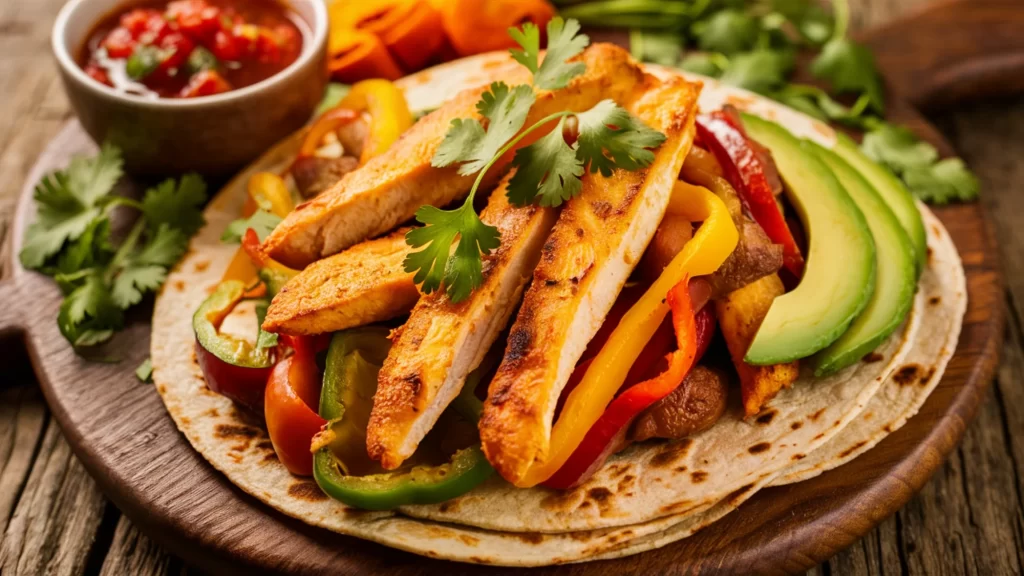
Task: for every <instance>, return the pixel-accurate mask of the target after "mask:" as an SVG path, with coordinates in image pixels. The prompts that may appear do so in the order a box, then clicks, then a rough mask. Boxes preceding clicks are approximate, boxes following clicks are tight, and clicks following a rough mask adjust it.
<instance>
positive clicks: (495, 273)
mask: <svg viewBox="0 0 1024 576" xmlns="http://www.w3.org/2000/svg"><path fill="white" fill-rule="evenodd" d="M508 180H509V178H508V177H506V178H505V179H504V180H503V182H502V184H501V185H499V187H498V188H497V189H496V190H495V191H494V192H493V193H492V194H491V197H490V200H489V201H488V204H487V207H486V208H485V209H484V211H483V213H482V214H481V219H482V220H483V221H484V222H485V223H486V224H489V225H491V226H495V227H497V228H498V230H499V232H500V233H501V246H500V247H499V248H498V250H496V251H495V252H492V253H491V254H490V255H488V256H484V258H483V277H484V280H483V283H482V285H481V286H480V287H479V288H478V289H477V290H475V291H474V292H473V293H472V295H470V297H469V299H468V300H465V301H463V302H460V303H458V304H453V303H451V301H449V300H448V298H447V296H446V295H445V293H444V291H437V292H435V293H433V294H430V295H427V296H424V297H423V298H422V299H421V300H420V302H419V303H418V304H417V305H416V307H415V308H414V309H413V311H412V314H411V315H410V316H409V320H408V321H407V322H406V323H405V325H404V326H402V327H401V328H399V329H397V330H396V331H395V333H394V335H393V337H392V339H393V342H394V344H393V346H392V348H391V352H390V353H389V354H388V357H387V360H386V361H385V362H384V367H383V368H382V369H381V371H380V375H379V377H378V385H377V394H376V396H375V397H374V403H373V411H372V413H371V415H370V424H369V428H368V430H367V450H368V452H369V454H370V456H371V457H372V458H374V459H375V460H378V461H380V462H381V465H382V466H383V467H384V468H386V469H389V470H390V469H394V468H397V467H398V466H400V465H401V464H402V462H403V461H404V460H405V459H407V458H408V457H410V456H412V454H413V452H415V450H416V447H417V446H418V445H419V443H420V441H421V440H422V439H423V437H424V436H425V435H426V434H427V432H428V431H429V430H430V429H431V428H432V427H433V426H434V424H435V423H436V422H437V419H438V417H440V415H441V413H442V412H443V411H444V409H445V408H446V407H447V406H448V405H449V404H450V403H451V402H452V400H453V399H454V398H455V397H456V396H457V395H458V394H459V392H460V391H461V390H462V387H463V385H464V384H465V382H466V376H467V375H468V374H469V373H470V372H471V371H473V370H474V369H476V368H477V367H478V366H479V365H480V363H481V361H482V360H483V358H484V355H485V354H486V353H487V351H488V350H489V349H490V348H491V345H492V344H494V341H495V340H496V339H497V337H498V333H499V332H500V331H501V330H502V329H504V328H505V325H506V324H507V323H508V319H509V316H510V315H511V314H512V311H513V309H514V308H515V306H516V304H518V302H519V299H520V297H521V296H522V291H523V287H524V286H525V284H526V282H527V281H528V280H529V278H530V275H531V273H532V272H533V269H534V267H536V265H537V261H538V260H539V259H540V255H541V247H542V246H543V244H544V240H545V238H546V237H547V235H548V233H549V232H550V231H551V227H552V226H553V225H554V223H555V218H556V216H557V210H555V209H553V208H541V207H538V206H527V207H525V208H519V207H515V206H512V205H510V204H509V202H508V198H507V197H506V196H505V193H506V186H507V185H508Z"/></svg>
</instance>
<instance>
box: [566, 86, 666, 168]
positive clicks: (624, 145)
mask: <svg viewBox="0 0 1024 576" xmlns="http://www.w3.org/2000/svg"><path fill="white" fill-rule="evenodd" d="M576 118H577V119H578V121H579V131H580V133H579V139H578V140H577V145H578V148H577V151H576V156H577V158H579V159H580V160H581V161H582V162H583V163H584V164H589V165H590V171H591V172H600V173H601V174H602V175H603V176H606V177H607V176H611V174H612V170H614V169H615V168H623V169H626V170H636V169H638V168H643V167H645V166H649V165H650V163H651V162H653V161H654V153H653V152H651V149H653V148H657V147H658V146H661V144H662V142H664V141H665V135H664V134H662V133H661V132H658V131H657V130H653V129H651V128H649V127H648V126H647V125H645V124H644V123H643V122H641V121H640V120H639V119H638V118H636V117H634V116H632V115H631V114H630V113H629V112H627V111H626V110H625V109H624V108H622V107H620V106H618V105H617V104H615V102H613V101H612V100H602V101H600V102H598V103H597V104H596V105H595V106H594V107H593V108H591V109H590V110H587V111H586V112H583V113H581V114H577V115H576ZM559 135H561V134H559Z"/></svg>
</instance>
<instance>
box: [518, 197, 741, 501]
mask: <svg viewBox="0 0 1024 576" xmlns="http://www.w3.org/2000/svg"><path fill="white" fill-rule="evenodd" d="M669 210H671V211H672V212H673V213H676V214H680V215H683V216H685V217H687V218H689V219H690V221H691V222H699V221H703V224H702V225H701V226H700V228H698V229H697V231H696V233H695V234H694V236H693V238H692V239H691V240H690V241H689V242H687V243H686V246H685V247H684V248H683V250H682V251H681V252H680V253H679V254H677V255H676V257H675V258H674V259H673V260H672V262H670V263H669V265H668V266H666V267H665V270H664V271H663V272H662V273H661V276H659V277H658V279H657V280H655V281H654V283H653V284H651V287H650V288H648V289H647V292H645V293H644V295H643V296H642V297H641V298H640V300H639V301H637V303H636V304H634V305H633V307H632V308H630V310H629V311H628V312H626V314H625V316H623V317H622V320H621V321H620V322H619V325H618V326H617V327H616V328H615V330H614V331H613V332H612V334H611V336H610V337H609V338H608V342H607V343H606V344H605V345H604V347H603V348H601V351H600V352H598V353H597V356H595V357H594V359H593V361H592V362H591V364H590V367H589V368H588V369H587V373H586V375H584V376H583V380H582V381H581V382H580V384H579V385H578V386H577V387H576V389H575V390H573V391H572V393H571V394H569V397H568V398H567V399H566V401H565V406H564V407H563V408H562V413H561V415H560V416H559V418H558V421H556V422H555V424H554V426H553V427H552V430H551V443H550V447H549V449H548V451H547V454H546V457H545V459H544V460H542V461H537V462H534V464H533V466H531V467H530V468H529V470H527V472H526V475H525V476H524V477H523V478H522V480H520V481H519V482H517V483H516V485H517V486H519V487H523V488H526V487H531V486H536V485H537V484H540V483H541V482H544V481H545V480H547V479H548V478H550V477H551V476H552V475H553V474H554V473H555V472H556V471H558V469H559V468H561V467H562V465H563V464H565V462H566V460H568V459H569V456H571V455H572V453H573V452H574V451H575V450H576V448H577V447H578V446H579V445H580V443H581V442H582V441H583V438H584V437H585V436H586V434H587V432H588V431H589V430H590V428H591V427H592V426H593V425H594V423H595V422H597V420H598V419H599V418H600V417H601V414H603V413H604V411H605V408H606V407H607V406H608V403H609V402H611V400H612V398H614V397H615V394H616V393H617V392H618V391H619V388H620V387H621V386H622V383H623V381H624V380H625V378H626V375H627V373H628V372H629V370H630V368H631V367H632V366H633V363H634V362H635V361H636V359H637V356H639V355H640V352H641V351H642V350H643V348H644V346H646V345H647V341H648V340H650V339H651V337H652V336H653V335H654V333H655V332H656V331H657V329H658V327H659V326H660V325H661V323H662V321H663V320H664V319H665V316H666V315H667V314H668V312H669V305H668V303H667V301H666V294H668V293H669V291H670V290H671V289H672V288H673V287H674V286H676V285H677V284H679V282H681V281H682V280H683V278H685V277H687V276H691V277H693V276H704V275H707V274H712V273H714V272H715V271H716V270H718V268H719V267H720V266H721V265H722V263H723V262H725V260H726V258H728V257H729V255H730V254H732V251H733V250H734V249H735V248H736V243H737V242H738V241H739V233H738V232H737V231H736V226H735V225H734V224H733V222H732V218H731V217H730V216H729V210H728V209H727V208H726V206H725V203H724V202H722V200H721V199H720V198H718V196H715V195H714V194H713V193H711V191H709V190H708V189H707V188H703V187H700V186H694V185H692V184H687V183H685V182H677V183H676V185H675V189H674V191H673V194H672V199H671V201H670V203H669Z"/></svg>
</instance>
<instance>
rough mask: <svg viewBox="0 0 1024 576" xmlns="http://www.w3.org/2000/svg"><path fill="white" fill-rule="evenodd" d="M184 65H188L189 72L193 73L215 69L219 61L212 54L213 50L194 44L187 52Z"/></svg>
mask: <svg viewBox="0 0 1024 576" xmlns="http://www.w3.org/2000/svg"><path fill="white" fill-rule="evenodd" d="M186 65H187V66H188V72H189V74H195V73H197V72H202V71H203V70H216V69H217V68H218V67H219V66H220V62H219V61H218V60H217V57H216V56H214V55H213V52H210V51H209V50H207V49H206V48H204V47H202V46H196V47H195V48H193V49H192V52H191V53H189V55H188V62H187V64H186Z"/></svg>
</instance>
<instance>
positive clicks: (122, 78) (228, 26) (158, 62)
mask: <svg viewBox="0 0 1024 576" xmlns="http://www.w3.org/2000/svg"><path fill="white" fill-rule="evenodd" d="M300 26H304V24H303V23H302V21H301V20H300V19H298V18H297V17H296V16H295V15H294V14H292V13H291V12H289V11H288V10H287V9H286V8H285V7H284V6H282V5H281V4H278V3H276V2H273V1H272V0H174V1H171V2H167V1H164V2H146V3H142V4H136V5H134V6H132V7H131V8H129V9H127V10H123V11H120V12H116V13H114V14H111V15H110V16H108V17H107V18H105V19H104V20H102V21H101V22H100V23H99V24H98V25H97V26H96V28H95V29H94V30H93V31H92V33H91V34H90V35H89V38H88V40H87V41H86V43H85V45H84V46H83V47H82V50H81V53H80V55H79V62H80V64H81V65H82V68H83V69H84V70H85V72H86V73H87V74H89V75H90V76H92V77H93V78H95V79H96V80H98V81H100V82H102V83H104V84H106V85H108V86H112V87H114V88H117V89H118V90H122V91H124V92H128V93H132V94H138V95H143V96H149V97H153V98H156V97H160V98H194V97H197V96H210V95H213V94H220V93H222V92H228V91H229V90H234V89H237V88H242V87H245V86H249V85H251V84H255V83H257V82H260V81H261V80H264V79H266V78H269V77H271V76H273V75H274V74H277V73H278V72H280V71H281V70H284V69H285V68H287V67H288V65H289V64H291V63H292V62H294V61H295V59H296V58H298V57H299V52H300V51H301V49H302V36H303V31H304V28H300Z"/></svg>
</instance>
